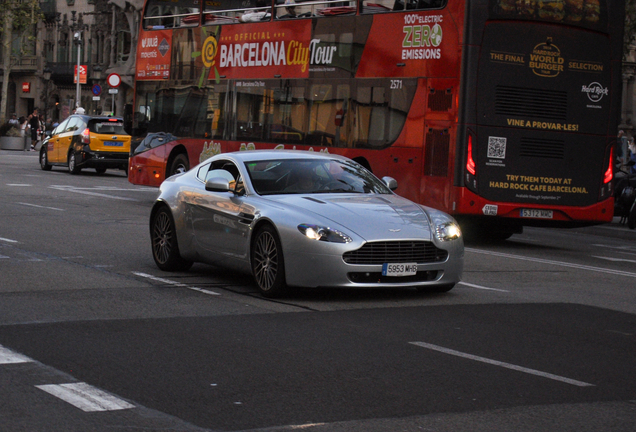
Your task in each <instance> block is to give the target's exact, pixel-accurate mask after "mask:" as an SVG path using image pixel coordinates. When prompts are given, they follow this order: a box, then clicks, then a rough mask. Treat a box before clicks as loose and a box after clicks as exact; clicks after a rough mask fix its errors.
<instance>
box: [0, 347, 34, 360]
mask: <svg viewBox="0 0 636 432" xmlns="http://www.w3.org/2000/svg"><path fill="white" fill-rule="evenodd" d="M32 361H33V360H31V359H30V358H29V357H27V356H23V355H22V354H18V353H16V352H13V351H11V350H10V349H8V348H5V347H3V346H2V345H0V364H13V363H29V362H32Z"/></svg>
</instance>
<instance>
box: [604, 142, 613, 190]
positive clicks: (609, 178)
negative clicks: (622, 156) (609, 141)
mask: <svg viewBox="0 0 636 432" xmlns="http://www.w3.org/2000/svg"><path fill="white" fill-rule="evenodd" d="M613 162H614V149H613V148H612V149H611V150H610V158H609V164H608V166H607V171H605V175H604V176H603V183H609V182H611V181H612V179H613V178H614V167H613Z"/></svg>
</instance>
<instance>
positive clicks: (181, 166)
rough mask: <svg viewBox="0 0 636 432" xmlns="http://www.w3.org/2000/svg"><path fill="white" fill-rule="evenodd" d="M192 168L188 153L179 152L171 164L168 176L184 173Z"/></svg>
mask: <svg viewBox="0 0 636 432" xmlns="http://www.w3.org/2000/svg"><path fill="white" fill-rule="evenodd" d="M189 169H190V163H189V162H188V157H187V156H186V155H184V154H183V153H182V154H178V155H177V156H176V157H175V158H174V159H173V160H172V163H171V164H170V169H169V170H168V173H167V174H166V178H168V177H172V176H173V175H175V174H182V173H184V172H186V171H187V170H189Z"/></svg>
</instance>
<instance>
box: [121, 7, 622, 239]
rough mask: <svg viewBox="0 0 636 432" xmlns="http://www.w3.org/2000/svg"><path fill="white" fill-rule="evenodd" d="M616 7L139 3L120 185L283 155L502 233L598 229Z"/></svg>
mask: <svg viewBox="0 0 636 432" xmlns="http://www.w3.org/2000/svg"><path fill="white" fill-rule="evenodd" d="M405 2H406V3H405ZM579 3H580V7H579ZM619 3H620V2H617V3H616V4H615V3H614V2H612V3H608V2H606V1H601V2H598V1H595V0H582V1H580V2H564V1H560V0H556V1H550V2H547V1H541V0H539V1H537V2H515V1H510V0H477V1H472V2H464V1H459V2H448V3H446V2H445V1H441V0H434V1H429V2H423V1H419V2H418V1H412V0H404V1H402V0H392V1H388V0H386V1H379V2H378V1H374V2H368V1H367V0H361V1H358V2H353V1H351V2H341V1H334V0H326V1H311V2H297V3H295V4H294V5H292V6H290V5H289V4H288V5H284V4H278V3H273V4H270V3H267V4H264V3H261V0H259V2H258V3H256V2H254V3H251V2H250V1H241V2H236V1H233V0H224V1H220V2H213V3H212V2H207V3H205V5H204V7H203V10H201V9H200V8H199V7H198V3H197V2H196V0H190V1H183V0H181V1H180V2H167V1H163V0H147V3H146V6H145V10H144V16H143V19H142V24H141V29H140V36H139V47H138V50H137V71H136V87H135V102H134V107H133V124H132V128H133V131H132V132H133V135H134V136H135V137H136V141H137V142H138V143H139V144H138V145H136V146H135V149H134V150H133V151H132V154H131V159H130V170H129V180H130V182H132V183H134V184H143V185H151V186H158V185H159V184H160V183H161V182H162V181H163V180H164V179H165V178H166V177H169V176H170V175H173V174H175V173H177V172H179V171H183V170H186V169H189V168H190V167H192V166H194V165H195V164H197V163H198V162H200V161H202V160H205V159H206V158H208V157H210V156H211V155H213V154H216V153H220V152H229V151H239V150H251V149H280V148H286V149H294V148H295V149H299V150H313V151H322V152H328V153H337V154H342V155H345V156H348V157H350V158H352V159H354V160H356V161H358V162H359V163H361V164H362V165H364V166H365V167H367V168H368V169H370V170H371V171H373V172H374V173H375V174H376V175H378V176H380V177H382V176H391V177H394V178H395V179H396V180H397V181H398V185H399V188H398V190H397V193H399V194H400V195H403V196H405V197H407V198H409V199H412V200H414V201H417V202H420V203H422V204H426V205H430V206H433V207H437V208H439V209H441V210H444V211H446V212H448V213H451V214H453V215H454V216H455V217H456V218H457V219H458V220H459V221H460V223H462V224H464V226H469V225H470V224H478V225H479V226H480V228H483V227H484V226H486V227H487V228H488V229H489V230H490V231H492V232H494V231H497V232H499V233H500V235H501V236H502V237H507V236H509V235H510V234H512V233H513V232H519V231H520V230H521V227H522V226H524V225H539V226H564V227H568V226H578V225H587V224H594V223H601V222H606V221H609V220H611V218H612V211H613V198H612V177H613V172H612V163H611V157H612V155H611V149H612V146H613V143H614V140H615V135H616V134H615V131H616V127H617V124H618V113H619V108H620V94H621V90H620V89H621V75H620V74H621V58H622V33H623V31H622V22H623V21H622V20H623V14H624V7H623V8H622V9H621V4H619Z"/></svg>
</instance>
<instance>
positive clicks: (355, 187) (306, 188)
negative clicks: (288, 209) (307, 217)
mask: <svg viewBox="0 0 636 432" xmlns="http://www.w3.org/2000/svg"><path fill="white" fill-rule="evenodd" d="M245 166H246V167H247V171H248V173H249V176H250V180H251V183H252V186H253V187H254V189H255V190H256V193H258V194H259V195H277V194H314V193H364V194H371V193H373V194H390V193H391V191H390V190H389V188H388V187H387V186H386V185H385V184H384V183H382V181H381V180H378V178H377V177H375V176H374V175H373V174H371V173H370V172H369V171H367V170H366V169H364V168H363V167H362V166H361V165H359V164H358V163H356V162H353V161H342V160H337V159H280V160H264V161H252V162H246V163H245Z"/></svg>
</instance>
